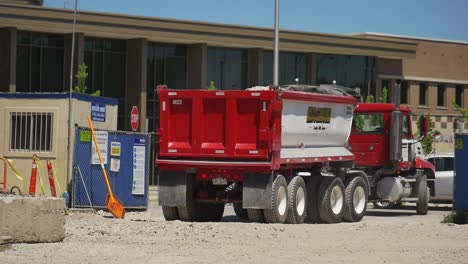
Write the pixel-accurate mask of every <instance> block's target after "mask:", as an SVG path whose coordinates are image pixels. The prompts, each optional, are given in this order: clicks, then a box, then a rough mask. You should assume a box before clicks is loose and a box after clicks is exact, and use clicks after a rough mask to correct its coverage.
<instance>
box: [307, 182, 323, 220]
mask: <svg viewBox="0 0 468 264" xmlns="http://www.w3.org/2000/svg"><path fill="white" fill-rule="evenodd" d="M321 180H322V177H321V176H312V177H309V179H308V181H307V186H306V187H307V207H306V208H307V210H306V214H307V216H306V219H305V222H306V223H310V224H318V223H320V214H319V206H318V191H319V187H320V182H321Z"/></svg>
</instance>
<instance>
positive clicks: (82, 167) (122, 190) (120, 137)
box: [73, 128, 149, 209]
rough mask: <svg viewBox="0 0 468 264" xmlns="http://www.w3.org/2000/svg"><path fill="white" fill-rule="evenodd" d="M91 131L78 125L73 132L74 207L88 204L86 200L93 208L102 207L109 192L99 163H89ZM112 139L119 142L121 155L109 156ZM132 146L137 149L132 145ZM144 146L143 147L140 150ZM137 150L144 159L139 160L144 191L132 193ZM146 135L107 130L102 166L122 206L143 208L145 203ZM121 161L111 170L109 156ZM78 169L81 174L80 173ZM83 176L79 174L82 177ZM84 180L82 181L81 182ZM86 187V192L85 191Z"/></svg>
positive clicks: (146, 188)
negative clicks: (117, 166) (105, 153)
mask: <svg viewBox="0 0 468 264" xmlns="http://www.w3.org/2000/svg"><path fill="white" fill-rule="evenodd" d="M89 133H90V131H89V130H88V129H87V128H78V129H77V131H76V133H75V158H74V168H75V170H74V194H73V196H74V200H73V201H74V206H76V207H90V206H91V205H90V202H89V199H91V203H92V205H93V206H94V207H105V206H106V204H105V199H106V196H107V194H108V190H107V187H106V183H105V180H104V176H103V174H102V170H101V166H100V165H99V164H91V141H92V138H90V137H89V135H90V134H89ZM111 142H119V143H120V156H112V155H111ZM135 146H136V147H137V148H135ZM143 148H144V149H143ZM136 149H137V150H139V151H140V152H139V153H140V154H141V155H142V157H144V160H142V159H140V160H139V162H140V164H141V165H142V168H143V172H142V174H141V175H142V176H143V180H144V182H143V183H141V184H143V194H132V191H133V188H134V187H135V182H134V181H135V179H134V177H133V176H134V175H133V174H134V164H135V162H136V161H137V160H135V159H134V157H135V153H134V152H135V150H136ZM148 150H149V138H148V136H147V135H145V134H139V133H127V132H120V131H108V140H107V164H105V165H104V166H105V168H106V171H107V175H108V177H109V183H110V185H111V188H112V191H113V192H114V194H115V196H117V198H119V200H120V201H122V203H123V204H124V206H125V208H136V209H145V208H147V206H148V175H149V166H148V165H149V151H148ZM112 158H115V159H118V160H120V169H119V170H118V172H113V171H111V168H110V167H111V159H112ZM80 172H81V174H80ZM81 175H82V177H81ZM83 183H84V184H83ZM85 187H86V189H87V191H88V194H89V199H88V196H87V194H86V190H85Z"/></svg>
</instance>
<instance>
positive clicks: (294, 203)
mask: <svg viewBox="0 0 468 264" xmlns="http://www.w3.org/2000/svg"><path fill="white" fill-rule="evenodd" d="M288 196H289V211H288V216H287V217H286V223H288V224H302V223H304V219H305V217H306V214H307V212H306V208H307V191H306V185H305V182H304V179H302V177H301V176H295V177H294V178H293V179H292V180H291V182H289V184H288Z"/></svg>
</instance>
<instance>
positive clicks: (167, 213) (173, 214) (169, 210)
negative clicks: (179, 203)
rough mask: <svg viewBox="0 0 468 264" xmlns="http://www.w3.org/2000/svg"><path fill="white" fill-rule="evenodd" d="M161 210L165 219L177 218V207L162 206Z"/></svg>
mask: <svg viewBox="0 0 468 264" xmlns="http://www.w3.org/2000/svg"><path fill="white" fill-rule="evenodd" d="M162 211H163V215H164V219H166V221H174V220H179V213H178V212H177V207H172V206H163V207H162Z"/></svg>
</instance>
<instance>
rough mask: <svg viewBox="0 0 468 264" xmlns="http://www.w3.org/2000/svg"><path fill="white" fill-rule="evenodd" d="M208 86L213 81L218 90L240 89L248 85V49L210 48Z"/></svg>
mask: <svg viewBox="0 0 468 264" xmlns="http://www.w3.org/2000/svg"><path fill="white" fill-rule="evenodd" d="M207 75H208V76H207V77H208V78H207V81H208V83H207V87H209V86H210V83H211V81H213V82H214V85H215V86H216V88H217V89H218V90H240V89H245V88H246V86H247V51H246V50H243V49H228V48H208V72H207Z"/></svg>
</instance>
